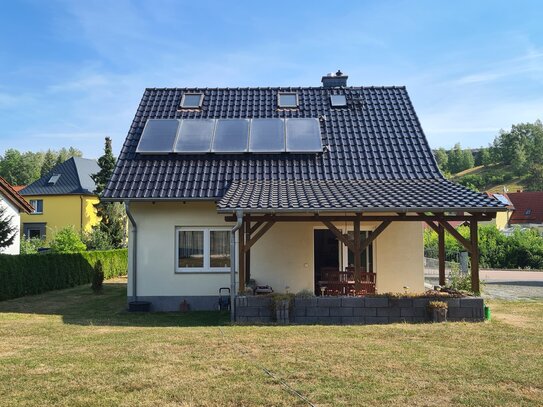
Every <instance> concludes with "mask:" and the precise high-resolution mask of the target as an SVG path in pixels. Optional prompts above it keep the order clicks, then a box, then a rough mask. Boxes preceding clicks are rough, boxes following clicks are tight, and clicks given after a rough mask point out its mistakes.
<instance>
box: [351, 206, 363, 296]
mask: <svg viewBox="0 0 543 407" xmlns="http://www.w3.org/2000/svg"><path fill="white" fill-rule="evenodd" d="M353 229H354V253H353V255H354V289H355V291H356V292H357V293H358V292H360V291H361V290H362V270H361V269H360V217H359V215H358V214H357V216H356V220H355V221H354V225H353Z"/></svg>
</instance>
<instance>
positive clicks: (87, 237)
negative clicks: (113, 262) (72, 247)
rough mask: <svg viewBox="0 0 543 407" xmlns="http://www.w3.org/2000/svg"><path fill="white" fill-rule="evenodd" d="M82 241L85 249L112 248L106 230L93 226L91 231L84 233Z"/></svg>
mask: <svg viewBox="0 0 543 407" xmlns="http://www.w3.org/2000/svg"><path fill="white" fill-rule="evenodd" d="M83 242H84V243H85V245H86V246H87V250H112V249H113V248H114V247H113V243H111V238H110V237H109V235H108V234H107V232H104V231H103V230H101V229H99V228H93V229H92V231H90V232H86V233H84V234H83Z"/></svg>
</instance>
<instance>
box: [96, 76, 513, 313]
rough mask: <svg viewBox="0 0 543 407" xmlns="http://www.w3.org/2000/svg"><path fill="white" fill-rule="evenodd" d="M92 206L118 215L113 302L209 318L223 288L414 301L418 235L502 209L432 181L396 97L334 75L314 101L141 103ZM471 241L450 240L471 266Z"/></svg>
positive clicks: (175, 97) (228, 92) (175, 92)
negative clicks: (120, 278) (123, 233)
mask: <svg viewBox="0 0 543 407" xmlns="http://www.w3.org/2000/svg"><path fill="white" fill-rule="evenodd" d="M103 199H105V200H110V201H121V202H125V204H126V207H127V214H128V217H129V219H130V230H131V234H130V239H129V256H130V259H129V277H128V279H129V284H128V297H129V299H130V300H131V301H136V302H137V301H147V302H149V303H151V309H152V310H156V311H174V310H179V308H180V305H181V304H182V303H184V302H185V303H188V304H189V305H190V307H191V309H216V308H217V303H218V292H219V289H221V288H224V287H226V288H229V289H230V293H231V295H232V298H233V297H234V296H235V295H237V294H244V293H246V292H247V287H248V286H250V287H253V288H254V286H257V291H258V289H261V288H265V289H269V287H271V288H272V289H273V290H274V291H275V292H291V293H296V292H299V291H302V290H307V291H310V292H312V293H315V294H316V295H364V294H369V293H375V292H377V293H386V292H411V293H416V292H422V291H424V273H423V223H426V224H429V225H430V226H431V227H432V228H434V229H435V230H438V231H440V233H441V234H440V236H443V233H444V231H445V230H447V231H448V232H449V233H452V234H455V233H456V231H455V230H454V228H451V229H452V231H451V230H450V229H449V224H448V221H449V220H451V221H452V220H470V221H471V223H472V224H473V225H475V226H476V224H477V222H478V221H485V220H489V219H491V218H493V217H495V214H496V212H497V211H501V210H504V207H503V205H501V204H500V203H499V202H497V201H496V200H494V199H491V198H489V197H488V196H486V195H484V194H480V193H476V192H473V191H470V190H468V189H466V188H464V187H462V186H460V185H457V184H454V183H452V182H449V181H447V180H446V179H445V178H444V177H443V176H442V175H441V173H440V172H439V170H438V167H437V165H436V162H435V160H434V158H433V155H432V152H431V149H430V147H429V145H428V143H427V141H426V138H425V136H424V134H423V131H422V128H421V126H420V123H419V121H418V118H417V116H416V113H415V111H414V108H413V106H412V104H411V101H410V99H409V96H408V94H407V91H406V89H405V88H404V87H350V86H347V76H345V75H343V74H342V73H340V72H338V73H337V74H336V75H329V76H325V77H323V78H322V86H319V87H304V88H301V87H285V88H213V89H210V88H170V89H147V90H146V91H145V93H144V95H143V98H142V101H141V103H140V105H139V107H138V111H137V112H136V116H135V118H134V121H133V123H132V126H131V128H130V131H129V134H128V136H127V139H126V141H125V144H124V146H123V148H122V151H121V154H120V156H119V160H118V162H117V166H116V168H115V171H114V175H113V177H112V179H111V181H110V183H109V185H108V186H107V188H106V190H105V192H104V196H103ZM453 212H454V213H458V212H461V213H465V215H462V216H454V215H450V214H451V213H453ZM459 218H462V219H459ZM456 234H457V233H456ZM473 235H474V239H475V240H472V241H467V240H466V239H463V238H462V236H456V235H455V237H457V238H458V239H462V240H461V242H462V244H464V245H465V246H466V247H468V248H469V250H470V252H471V253H472V254H473V256H474V258H475V259H477V258H478V257H477V251H476V228H475V230H474V232H473ZM443 241H444V240H443ZM474 242H475V244H474ZM472 263H473V267H474V268H475V269H476V270H477V273H474V278H475V277H477V281H476V282H477V284H478V266H477V261H474V262H472ZM443 270H444V263H443ZM443 273H444V271H443ZM443 275H444V274H443ZM232 303H234V302H233V301H232Z"/></svg>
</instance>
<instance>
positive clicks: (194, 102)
mask: <svg viewBox="0 0 543 407" xmlns="http://www.w3.org/2000/svg"><path fill="white" fill-rule="evenodd" d="M203 101H204V94H203V93H185V94H183V97H182V98H181V107H182V108H183V109H199V108H200V107H202V102H203Z"/></svg>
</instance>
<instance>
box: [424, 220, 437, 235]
mask: <svg viewBox="0 0 543 407" xmlns="http://www.w3.org/2000/svg"><path fill="white" fill-rule="evenodd" d="M426 224H427V225H428V226H430V227H431V228H432V229H433V230H434V232H436V233H438V234H439V226H437V225H436V224H435V223H434V222H430V221H429V220H427V221H426Z"/></svg>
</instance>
